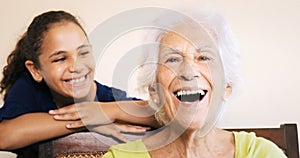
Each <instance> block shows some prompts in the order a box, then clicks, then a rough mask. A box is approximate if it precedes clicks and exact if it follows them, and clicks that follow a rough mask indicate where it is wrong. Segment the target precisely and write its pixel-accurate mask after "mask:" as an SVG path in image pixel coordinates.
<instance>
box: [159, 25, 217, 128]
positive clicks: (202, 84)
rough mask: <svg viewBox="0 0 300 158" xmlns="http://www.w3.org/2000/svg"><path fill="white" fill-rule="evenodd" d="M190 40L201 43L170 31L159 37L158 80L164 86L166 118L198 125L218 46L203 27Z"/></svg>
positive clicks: (209, 90) (204, 114) (202, 117)
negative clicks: (197, 43)
mask: <svg viewBox="0 0 300 158" xmlns="http://www.w3.org/2000/svg"><path fill="white" fill-rule="evenodd" d="M192 38H193V37H192ZM190 40H191V41H197V42H199V43H200V44H199V45H198V46H195V45H194V44H193V43H191V42H190V41H189V40H187V39H185V38H184V37H182V36H179V35H178V34H176V33H173V32H169V33H167V34H166V35H165V36H164V37H163V38H162V40H161V47H160V52H159V63H160V64H159V66H158V71H157V81H158V82H159V84H160V85H161V86H162V89H163V92H161V93H163V96H165V105H164V109H165V112H166V115H167V118H168V119H169V121H170V120H172V119H176V120H177V121H178V122H179V123H180V124H181V125H184V126H186V127H189V128H201V127H202V126H203V124H204V122H205V119H206V117H207V114H208V110H209V107H210V101H211V96H212V92H213V88H214V87H213V82H212V75H211V71H214V70H211V67H209V65H210V63H211V62H216V61H217V60H216V59H215V57H216V54H218V49H217V48H216V46H215V44H214V42H213V41H212V40H211V38H210V37H209V36H208V35H207V33H206V32H205V31H203V32H200V34H197V37H196V36H195V39H190ZM161 96H162V95H161Z"/></svg>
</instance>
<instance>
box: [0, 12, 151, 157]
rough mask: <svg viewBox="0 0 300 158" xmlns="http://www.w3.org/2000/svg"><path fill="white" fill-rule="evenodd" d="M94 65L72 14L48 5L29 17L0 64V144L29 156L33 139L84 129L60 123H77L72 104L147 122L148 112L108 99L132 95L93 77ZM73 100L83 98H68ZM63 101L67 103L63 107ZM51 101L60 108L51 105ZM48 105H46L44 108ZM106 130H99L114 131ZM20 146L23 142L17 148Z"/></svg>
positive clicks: (114, 117)
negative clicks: (0, 100) (136, 112)
mask: <svg viewBox="0 0 300 158" xmlns="http://www.w3.org/2000/svg"><path fill="white" fill-rule="evenodd" d="M94 71H95V63H94V60H93V55H92V53H91V45H90V43H89V41H88V39H87V34H86V33H85V31H84V29H83V28H82V27H81V25H80V24H79V22H78V21H77V19H76V18H75V17H74V16H73V15H71V14H69V13H67V12H64V11H49V12H46V13H43V14H41V15H39V16H37V17H35V18H34V20H33V21H32V23H31V24H30V26H29V27H28V29H27V31H26V32H25V33H24V34H23V36H22V37H21V39H20V40H19V41H18V43H17V45H16V47H15V50H14V51H12V52H11V54H10V55H9V57H8V59H7V65H6V66H5V67H4V69H3V79H2V80H1V87H0V92H1V93H2V94H4V105H3V107H2V108H1V109H0V129H1V132H0V140H1V141H0V150H13V151H15V152H17V153H18V154H19V156H22V155H23V156H24V155H30V156H31V157H34V156H33V155H34V153H33V152H35V151H37V150H36V149H37V148H36V147H37V145H38V144H37V143H38V142H40V141H43V140H48V139H51V138H55V137H58V136H63V135H66V134H70V133H73V132H77V131H81V130H84V129H85V128H76V129H73V128H72V129H71V128H66V125H69V126H72V124H74V123H75V124H76V125H77V126H78V123H81V124H82V122H80V120H78V119H79V115H78V113H76V109H77V107H78V106H90V107H97V106H98V107H99V106H101V108H102V110H103V111H104V112H105V113H106V114H107V115H108V117H109V119H110V120H111V122H113V121H115V120H122V121H127V122H131V123H137V124H139V123H143V124H152V123H153V122H152V119H150V117H144V118H139V119H136V117H134V116H131V115H128V114H127V113H125V112H123V111H122V110H121V109H120V108H119V107H118V106H116V105H117V103H115V102H114V101H119V100H128V101H127V102H128V104H132V103H134V102H135V101H130V100H136V99H134V98H127V97H126V93H125V92H123V91H121V90H119V89H115V88H111V87H107V86H104V85H102V84H100V83H98V82H96V81H94ZM94 101H97V102H94ZM79 102H85V103H82V104H76V105H75V104H74V103H79ZM87 102H89V103H87ZM100 102H109V103H103V104H102V103H100ZM127 102H125V103H127ZM137 102H138V101H137ZM140 102H142V101H140ZM142 103H143V102H142ZM71 104H74V105H71ZM67 105H70V106H68V107H64V106H67ZM92 105H94V106H92ZM57 107H64V108H63V109H62V110H54V111H53V109H57ZM49 110H52V111H51V112H50V114H49V113H48V112H49ZM68 110H70V112H68ZM91 111H92V110H91ZM51 114H53V115H54V118H55V119H53V115H51ZM76 114H77V116H76V117H74V115H76ZM99 121H101V120H99ZM81 126H83V125H81ZM105 126H107V125H105ZM105 126H103V128H105ZM118 127H120V129H119V130H118V131H120V130H123V131H126V132H144V131H145V130H146V129H147V128H144V127H139V126H122V125H120V124H119V125H118ZM100 132H101V131H100ZM109 132H110V131H108V133H107V132H106V133H105V134H112V135H114V136H116V137H118V136H120V135H118V134H119V133H117V134H116V132H113V131H112V133H109ZM32 144H34V145H32ZM29 145H31V146H29ZM26 146H29V147H27V148H23V147H26ZM19 148H21V149H19ZM14 149H18V150H14ZM29 149H30V150H29ZM32 149H33V150H32ZM24 157H25V156H24Z"/></svg>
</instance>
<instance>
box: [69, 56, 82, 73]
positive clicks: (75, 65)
mask: <svg viewBox="0 0 300 158" xmlns="http://www.w3.org/2000/svg"><path fill="white" fill-rule="evenodd" d="M68 70H69V71H70V72H72V73H76V72H81V70H82V64H81V63H80V61H78V60H77V59H76V58H72V59H71V60H70V61H69V66H68Z"/></svg>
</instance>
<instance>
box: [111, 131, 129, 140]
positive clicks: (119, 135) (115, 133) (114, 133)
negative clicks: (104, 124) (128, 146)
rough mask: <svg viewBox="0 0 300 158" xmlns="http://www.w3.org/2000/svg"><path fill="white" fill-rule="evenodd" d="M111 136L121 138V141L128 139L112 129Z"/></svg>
mask: <svg viewBox="0 0 300 158" xmlns="http://www.w3.org/2000/svg"><path fill="white" fill-rule="evenodd" d="M112 136H113V137H115V138H118V139H119V140H121V141H123V142H128V140H127V139H126V137H124V136H123V135H122V134H121V133H120V131H117V130H116V131H114V132H113V133H112Z"/></svg>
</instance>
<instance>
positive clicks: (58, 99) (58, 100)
mask: <svg viewBox="0 0 300 158" xmlns="http://www.w3.org/2000/svg"><path fill="white" fill-rule="evenodd" d="M96 91H97V86H96V83H93V86H92V87H91V90H90V93H89V94H88V95H87V96H85V97H83V98H73V97H66V96H63V95H61V94H59V93H57V92H55V91H53V90H51V89H50V92H51V94H52V97H53V101H54V103H55V104H56V106H57V107H58V108H61V107H64V106H68V105H71V104H74V103H80V102H86V101H90V102H92V101H94V99H95V97H96Z"/></svg>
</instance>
